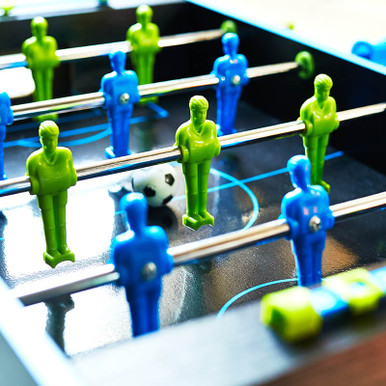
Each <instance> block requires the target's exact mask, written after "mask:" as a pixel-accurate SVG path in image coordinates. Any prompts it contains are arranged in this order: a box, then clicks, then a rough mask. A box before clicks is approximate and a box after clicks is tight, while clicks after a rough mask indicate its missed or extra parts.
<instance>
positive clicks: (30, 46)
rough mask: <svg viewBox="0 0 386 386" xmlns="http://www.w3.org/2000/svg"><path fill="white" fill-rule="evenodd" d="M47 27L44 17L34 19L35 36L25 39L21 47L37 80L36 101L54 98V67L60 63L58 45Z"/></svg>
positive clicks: (33, 31)
mask: <svg viewBox="0 0 386 386" xmlns="http://www.w3.org/2000/svg"><path fill="white" fill-rule="evenodd" d="M47 29H48V23H47V20H46V19H44V17H41V16H39V17H35V18H34V19H32V21H31V30H32V35H33V36H32V37H31V38H29V39H27V40H25V41H24V43H23V45H22V49H21V50H22V53H23V54H24V56H25V57H26V59H27V63H28V67H29V68H30V69H31V71H32V76H33V78H34V81H35V93H34V100H35V101H43V100H47V99H52V81H53V77H54V68H55V67H57V66H58V65H59V58H58V57H57V56H56V50H57V48H58V46H57V43H56V40H55V38H53V37H51V36H47Z"/></svg>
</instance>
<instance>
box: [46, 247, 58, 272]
mask: <svg viewBox="0 0 386 386" xmlns="http://www.w3.org/2000/svg"><path fill="white" fill-rule="evenodd" d="M61 257H62V256H61V254H60V253H59V251H58V250H57V249H48V250H47V251H46V252H43V259H44V261H45V262H46V263H47V264H48V265H49V266H51V267H52V268H55V267H56V265H57V264H58V263H60V261H61V260H60V259H61Z"/></svg>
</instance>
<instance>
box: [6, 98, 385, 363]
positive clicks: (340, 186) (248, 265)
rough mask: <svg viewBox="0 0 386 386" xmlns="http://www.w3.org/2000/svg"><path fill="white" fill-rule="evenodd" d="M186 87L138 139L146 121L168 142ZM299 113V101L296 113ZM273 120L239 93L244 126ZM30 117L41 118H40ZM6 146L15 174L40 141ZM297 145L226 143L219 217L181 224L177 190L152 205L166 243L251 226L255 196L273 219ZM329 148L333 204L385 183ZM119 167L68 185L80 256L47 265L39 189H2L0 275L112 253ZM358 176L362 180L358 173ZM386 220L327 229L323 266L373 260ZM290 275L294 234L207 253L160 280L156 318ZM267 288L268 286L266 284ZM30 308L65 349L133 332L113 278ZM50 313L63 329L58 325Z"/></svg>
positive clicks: (182, 114)
mask: <svg viewBox="0 0 386 386" xmlns="http://www.w3.org/2000/svg"><path fill="white" fill-rule="evenodd" d="M213 94H214V93H213V92H211V91H207V92H205V95H206V96H208V97H209V99H210V104H211V108H210V111H209V118H211V119H214V118H215V117H214V114H215V109H214V106H215V100H214V95H213ZM189 97H190V95H184V96H183V97H181V96H180V97H173V96H170V97H169V96H168V97H165V98H164V99H162V101H160V105H161V106H162V107H163V108H165V109H166V110H167V111H168V112H169V117H168V118H166V119H161V120H153V121H151V122H149V121H147V122H140V123H136V124H134V125H133V127H132V139H133V141H132V143H133V149H134V150H135V151H141V150H144V147H146V146H148V145H149V144H148V143H147V141H143V137H144V136H145V137H146V135H150V133H151V134H152V135H151V137H152V141H153V142H154V146H155V147H165V146H170V145H172V144H173V142H174V130H175V129H176V128H177V127H178V125H179V124H180V123H181V122H183V121H184V120H186V116H187V112H188V111H187V110H188V109H187V101H188V99H189ZM144 113H146V109H142V110H140V114H144ZM84 114H85V113H78V114H74V117H80V118H82V120H80V121H79V120H74V121H73V122H68V121H67V122H63V123H62V124H61V123H60V122H59V126H60V127H61V129H62V130H63V131H64V132H66V130H70V129H73V128H76V127H77V128H79V126H82V125H83V124H84V122H86V125H87V126H88V125H90V124H99V123H100V120H101V117H100V116H99V114H98V111H96V112H95V113H93V114H89V115H88V116H85V115H84ZM296 114H297V112H294V118H296ZM275 123H277V120H276V119H275V118H273V117H271V116H268V115H266V114H263V113H261V112H260V111H258V110H256V109H255V108H252V107H251V106H249V105H248V104H246V103H244V102H242V103H241V104H240V106H239V115H238V122H237V127H239V128H240V129H248V128H252V127H257V126H264V125H271V124H275ZM30 125H31V126H34V125H35V126H37V124H35V123H30ZM26 129H27V128H26ZM161 133H162V134H161ZM20 135H23V133H21V132H18V131H15V132H14V133H12V134H11V136H12V137H9V138H8V140H10V141H13V140H14V139H15V138H18V137H19V136H20ZM14 137H15V138H14ZM147 139H148V138H147ZM107 140H108V139H107V138H105V139H101V140H99V141H95V142H92V143H88V144H83V145H82V146H75V147H74V148H73V149H72V150H73V154H74V162H75V165H76V166H78V165H80V164H82V163H84V162H86V161H87V162H89V161H92V160H99V159H101V155H103V149H104V148H105V147H106V143H107ZM144 142H145V143H144ZM9 150H10V151H7V152H6V157H8V158H9V160H8V162H12V165H15V169H12V173H15V174H14V175H10V177H13V176H20V175H22V174H23V173H24V161H22V160H23V159H25V158H26V156H27V155H28V154H29V153H30V152H31V150H33V149H31V148H24V147H14V148H10V149H9ZM302 152H303V149H302V144H301V139H300V137H298V136H296V137H292V138H283V139H280V140H276V141H270V142H265V143H260V144H255V145H251V146H247V147H243V148H241V149H234V150H231V151H229V150H228V151H227V152H223V154H222V155H221V156H220V157H218V159H217V160H215V161H214V162H213V164H212V167H213V172H212V173H211V175H210V181H209V186H211V187H213V188H212V189H211V190H210V193H209V195H208V209H209V210H210V211H211V213H213V214H214V215H215V218H216V225H215V227H214V228H210V227H203V228H202V229H200V230H199V231H198V232H192V231H191V230H189V229H187V228H185V227H183V226H182V225H181V224H180V218H181V216H182V214H183V213H184V210H185V204H184V202H183V200H180V199H178V198H179V197H177V198H176V199H175V200H173V201H172V202H171V203H170V205H169V206H168V207H166V208H162V209H158V210H153V211H151V212H150V214H149V217H150V223H152V224H157V225H161V226H162V227H164V229H165V230H166V232H167V234H168V237H169V240H170V244H171V246H176V245H180V244H184V243H186V242H190V241H193V240H198V239H202V238H207V237H210V236H212V235H216V234H222V233H227V232H230V231H234V230H237V229H242V228H243V227H246V226H249V225H250V224H252V221H253V218H254V216H255V215H256V202H255V200H256V199H257V201H258V207H259V210H260V212H259V216H258V220H257V223H263V222H266V221H270V220H273V219H275V218H277V216H278V215H279V208H280V202H281V199H282V197H283V195H284V194H285V193H286V192H288V191H289V190H291V189H292V186H291V185H290V181H289V177H288V175H287V174H286V172H285V170H284V169H283V168H284V167H285V165H286V162H287V160H288V158H290V157H291V156H292V155H293V154H297V153H302ZM328 153H329V154H330V159H329V160H328V161H327V162H326V171H325V174H326V175H327V176H328V178H329V181H331V186H332V192H331V203H332V204H334V203H337V202H342V201H346V200H349V199H353V198H356V197H362V196H366V195H369V194H374V193H376V192H380V191H383V190H385V183H384V177H383V176H382V175H381V174H379V173H377V172H375V171H373V170H371V169H369V168H368V167H366V166H364V165H361V164H359V163H358V162H356V161H354V160H352V159H350V158H349V157H348V156H346V155H344V154H343V153H341V152H336V150H335V149H332V148H329V149H328ZM7 164H8V163H7ZM353 170H355V174H354V173H353ZM9 174H10V173H9ZM122 178H127V174H126V173H125V174H118V175H115V176H110V177H103V178H100V179H91V180H89V181H87V182H82V183H81V184H78V185H77V186H76V187H75V188H73V189H72V190H71V191H70V200H69V204H68V214H67V223H68V243H69V245H70V246H71V248H72V249H73V250H74V251H75V253H76V262H75V263H74V264H72V263H63V264H62V265H59V266H58V267H57V268H56V269H55V270H51V268H48V267H47V266H46V265H45V263H44V262H43V260H42V258H41V250H42V245H44V236H43V233H42V230H41V224H40V222H41V220H40V218H39V211H38V207H37V205H36V203H35V200H34V198H33V197H30V196H29V195H28V194H27V193H24V194H20V195H17V196H12V197H3V198H2V202H3V204H2V206H3V208H4V214H5V218H3V220H2V226H1V232H2V234H3V235H4V238H3V240H2V263H1V275H2V276H3V277H4V279H5V280H6V282H7V283H8V284H9V285H10V286H11V287H17V286H19V285H20V284H23V283H27V282H30V281H34V280H38V279H40V278H43V277H49V276H52V277H53V278H54V277H55V276H57V275H61V274H64V273H70V272H76V271H79V270H81V269H82V268H84V267H89V266H93V265H98V264H103V263H105V262H106V261H107V260H108V258H109V248H110V242H111V239H112V238H113V237H114V236H115V235H116V234H118V233H120V232H122V231H123V230H124V223H123V221H122V217H121V214H120V213H119V212H118V206H117V204H118V198H119V196H120V194H119V193H111V192H110V193H109V188H110V187H111V185H112V184H114V183H117V182H120V181H121V180H122ZM181 179H182V177H181ZM363 180H366V181H367V182H366V183H365V184H363V183H362V184H359V183H358V181H363ZM243 184H244V185H243ZM182 185H183V183H182V181H181V184H180V189H179V192H180V194H182V192H183V187H182ZM241 187H243V188H241ZM246 190H247V191H246ZM247 192H248V193H247ZM254 202H255V205H254ZM251 219H252V220H251ZM384 225H385V220H382V218H381V217H380V216H379V214H377V213H374V214H371V215H366V216H363V218H362V217H360V218H358V219H357V220H356V221H355V223H354V222H353V223H352V224H350V227H349V228H347V227H344V228H342V227H340V226H338V225H337V226H336V227H335V228H334V229H333V230H332V231H331V232H330V233H329V239H328V241H327V247H326V250H325V253H324V265H323V266H324V274H325V275H326V274H331V273H334V272H337V271H340V270H342V269H345V268H349V267H352V266H356V265H362V264H368V263H371V262H374V261H377V260H378V258H380V256H382V251H384V248H385V247H384V245H383V241H382V229H384ZM352 235H355V238H354V237H353V236H352ZM365 245H366V247H365ZM294 275H295V267H294V259H293V256H292V253H291V251H290V247H289V243H288V242H286V241H284V240H281V241H278V242H275V243H271V244H269V245H264V246H260V247H258V248H248V249H245V250H242V251H238V252H233V253H231V254H226V255H223V256H219V257H218V258H216V259H215V260H212V261H211V262H210V263H207V264H204V265H200V266H190V267H180V268H177V269H175V270H174V271H173V273H172V274H171V275H169V276H167V277H166V278H165V280H164V292H163V297H162V300H161V309H160V317H161V325H162V326H167V325H171V324H174V323H178V322H181V321H184V320H187V319H191V318H196V317H199V316H202V315H205V314H208V313H213V312H217V311H219V310H220V308H221V307H222V306H223V305H224V304H225V303H226V302H227V301H228V300H229V299H230V298H232V297H233V296H235V295H236V294H238V293H239V292H240V291H243V290H246V289H248V288H250V287H253V286H256V285H258V284H262V283H266V282H269V281H271V280H280V279H291V278H294ZM279 287H280V286H279ZM277 288H278V287H277V286H276V287H275V289H277ZM271 290H272V289H270V288H267V289H266V290H265V291H266V292H269V291H271ZM263 293H265V292H263V291H255V292H252V293H250V294H248V295H247V296H245V297H243V298H242V299H240V301H239V302H245V301H250V300H253V299H257V298H260V297H261V296H262V295H263ZM24 312H25V313H26V314H27V315H28V316H27V317H28V318H29V319H30V320H31V321H36V322H37V323H38V324H39V326H40V327H39V328H41V329H44V328H47V330H48V331H49V332H50V333H51V334H52V335H53V336H54V338H55V339H56V340H57V342H58V343H59V344H60V345H61V346H63V347H64V349H65V352H66V353H67V354H68V355H70V356H73V355H76V354H77V353H80V352H83V351H87V350H90V349H93V348H95V347H100V346H103V345H104V344H108V343H111V342H115V341H118V340H121V339H125V338H129V337H130V336H131V330H130V319H129V318H130V317H129V312H128V305H127V302H126V299H125V295H124V292H123V291H122V290H121V289H118V288H115V287H113V286H111V285H109V286H105V287H102V288H98V289H94V290H90V291H86V292H84V293H79V294H74V295H72V296H71V298H69V299H66V300H64V301H63V302H54V303H50V304H47V307H46V306H45V305H44V304H39V305H35V306H31V307H29V308H27V309H25V310H24ZM58 320H61V323H58ZM64 320H65V321H64ZM54 322H55V323H54ZM54 325H56V326H57V328H56V329H53V328H52V326H54ZM63 329H64V332H63Z"/></svg>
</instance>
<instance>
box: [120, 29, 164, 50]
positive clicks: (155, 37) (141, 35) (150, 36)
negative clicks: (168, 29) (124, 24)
mask: <svg viewBox="0 0 386 386" xmlns="http://www.w3.org/2000/svg"><path fill="white" fill-rule="evenodd" d="M159 37H160V35H159V29H158V27H157V25H155V24H154V23H149V24H148V25H147V26H146V29H144V28H143V27H142V25H141V24H140V23H137V24H134V25H133V26H132V27H130V29H129V31H128V36H127V40H129V41H130V44H131V46H132V49H133V52H134V53H137V54H155V53H157V52H158V51H159V46H158V41H159Z"/></svg>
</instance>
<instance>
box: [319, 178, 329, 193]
mask: <svg viewBox="0 0 386 386" xmlns="http://www.w3.org/2000/svg"><path fill="white" fill-rule="evenodd" d="M320 185H321V186H322V187H323V188H324V189H325V190H326V192H327V193H330V189H331V187H330V185H329V184H327V182H326V181H323V180H322V181H320Z"/></svg>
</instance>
